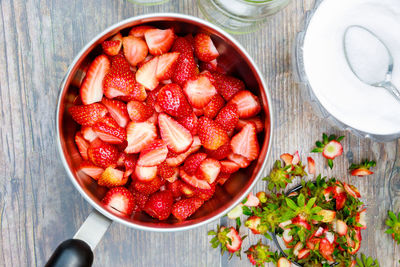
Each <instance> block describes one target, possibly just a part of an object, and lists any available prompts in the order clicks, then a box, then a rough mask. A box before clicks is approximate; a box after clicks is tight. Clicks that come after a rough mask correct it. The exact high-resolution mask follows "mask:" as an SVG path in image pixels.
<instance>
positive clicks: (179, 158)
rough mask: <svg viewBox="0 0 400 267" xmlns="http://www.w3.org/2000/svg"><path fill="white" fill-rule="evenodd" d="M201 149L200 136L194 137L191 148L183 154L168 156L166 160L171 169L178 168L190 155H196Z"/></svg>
mask: <svg viewBox="0 0 400 267" xmlns="http://www.w3.org/2000/svg"><path fill="white" fill-rule="evenodd" d="M200 147H201V142H200V139H199V137H198V136H195V137H193V143H192V145H191V146H190V148H189V149H188V150H187V151H186V152H184V153H181V154H175V155H168V156H167V159H166V160H165V161H166V162H167V164H168V165H169V166H171V167H176V166H178V165H180V164H181V163H182V162H183V161H184V160H185V159H186V158H187V157H188V156H189V155H190V154H192V153H195V152H196V151H198V150H199V149H200Z"/></svg>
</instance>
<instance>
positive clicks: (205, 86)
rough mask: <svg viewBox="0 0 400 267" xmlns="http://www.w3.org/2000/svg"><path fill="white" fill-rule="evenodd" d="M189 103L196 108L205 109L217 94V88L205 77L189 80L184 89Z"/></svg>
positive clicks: (200, 76)
mask: <svg viewBox="0 0 400 267" xmlns="http://www.w3.org/2000/svg"><path fill="white" fill-rule="evenodd" d="M183 91H184V92H185V94H186V96H187V98H188V100H189V103H190V104H191V105H192V106H193V107H195V108H204V107H205V106H206V105H207V104H208V103H209V102H210V101H211V99H212V98H213V96H214V95H215V94H216V93H217V90H216V89H215V87H214V86H213V85H212V84H211V82H210V80H209V79H208V77H207V76H205V75H199V76H197V77H196V78H191V79H189V80H188V81H187V82H186V83H185V86H184V87H183Z"/></svg>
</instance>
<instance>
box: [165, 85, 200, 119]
mask: <svg viewBox="0 0 400 267" xmlns="http://www.w3.org/2000/svg"><path fill="white" fill-rule="evenodd" d="M157 103H158V104H159V105H160V107H161V108H162V109H163V110H164V112H166V113H168V114H169V115H171V116H174V117H178V118H182V117H186V116H189V115H191V114H192V107H191V106H190V105H189V103H188V101H187V99H186V97H185V95H184V94H183V91H182V89H181V88H180V87H179V85H177V84H174V83H171V84H167V85H165V86H164V87H163V88H161V90H160V92H159V93H158V95H157Z"/></svg>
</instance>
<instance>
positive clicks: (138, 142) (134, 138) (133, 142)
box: [125, 122, 157, 153]
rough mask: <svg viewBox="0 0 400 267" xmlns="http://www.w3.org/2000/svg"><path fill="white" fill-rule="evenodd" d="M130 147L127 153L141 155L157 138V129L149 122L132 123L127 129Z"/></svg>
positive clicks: (127, 148)
mask: <svg viewBox="0 0 400 267" xmlns="http://www.w3.org/2000/svg"><path fill="white" fill-rule="evenodd" d="M126 134H127V140H128V146H127V147H126V149H125V152H126V153H139V152H140V151H141V150H142V149H143V148H144V147H145V146H146V145H148V144H149V143H151V142H152V141H153V140H154V139H156V138H157V129H156V126H154V124H152V123H149V122H130V123H129V124H128V126H127V127H126Z"/></svg>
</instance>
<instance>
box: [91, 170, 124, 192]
mask: <svg viewBox="0 0 400 267" xmlns="http://www.w3.org/2000/svg"><path fill="white" fill-rule="evenodd" d="M127 181H128V177H125V176H124V172H123V171H120V170H118V169H114V168H113V167H107V168H106V169H105V170H104V172H103V173H102V174H101V176H100V178H99V180H98V181H97V182H98V183H99V185H101V186H107V187H116V186H122V185H125V184H126V182H127Z"/></svg>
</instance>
